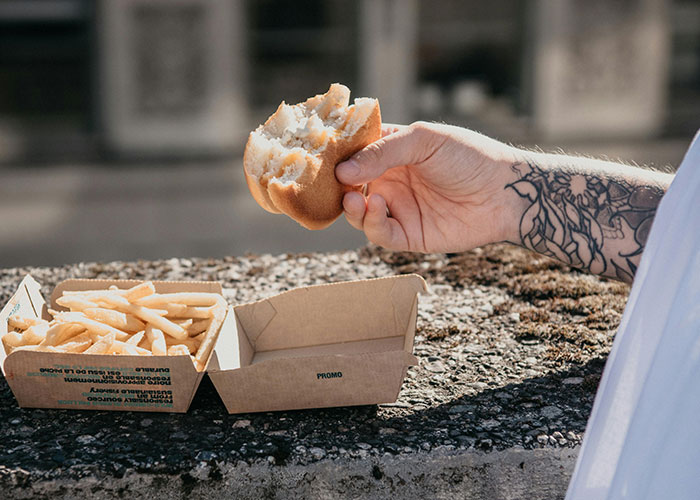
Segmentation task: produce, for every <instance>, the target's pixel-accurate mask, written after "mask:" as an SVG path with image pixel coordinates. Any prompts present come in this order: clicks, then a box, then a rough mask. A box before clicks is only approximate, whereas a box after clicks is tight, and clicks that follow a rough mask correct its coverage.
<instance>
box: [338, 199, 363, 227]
mask: <svg viewBox="0 0 700 500" xmlns="http://www.w3.org/2000/svg"><path fill="white" fill-rule="evenodd" d="M343 209H344V210H345V218H346V219H347V220H348V222H349V223H350V225H351V226H352V227H354V228H355V229H358V230H360V231H362V219H364V217H365V210H366V209H367V203H366V202H365V197H364V196H362V193H358V192H357V191H350V192H348V193H346V194H345V197H344V198H343Z"/></svg>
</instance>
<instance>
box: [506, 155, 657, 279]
mask: <svg viewBox="0 0 700 500" xmlns="http://www.w3.org/2000/svg"><path fill="white" fill-rule="evenodd" d="M511 168H512V169H513V171H514V172H516V173H517V174H518V177H519V180H518V181H515V182H513V183H512V184H508V185H507V186H506V189H508V188H511V189H513V190H514V191H515V192H516V193H517V194H518V195H519V196H520V197H522V198H525V199H527V200H528V202H529V203H530V204H529V206H528V208H527V209H526V210H525V212H524V213H523V215H522V217H521V219H520V240H521V243H522V245H523V246H525V247H527V248H530V249H532V250H535V251H537V252H539V253H542V254H545V255H548V256H550V257H554V258H556V259H559V260H561V261H562V262H566V263H567V264H570V265H572V266H574V267H578V268H580V269H584V270H586V271H589V272H594V273H597V274H604V275H608V276H613V277H616V278H618V279H621V280H623V281H628V282H630V281H632V278H633V277H634V274H635V272H636V271H637V265H636V262H638V256H639V255H641V253H642V251H643V250H644V245H645V244H646V240H647V237H648V236H649V230H650V228H651V223H652V221H653V220H654V215H655V214H656V208H657V206H658V205H659V202H660V200H661V197H662V196H663V194H664V191H663V190H662V189H661V188H660V187H656V186H648V185H644V186H642V185H640V186H635V185H632V184H630V183H629V182H627V181H625V180H623V179H619V178H616V179H608V178H601V177H598V176H595V175H591V174H582V173H576V172H572V171H564V170H556V171H548V170H544V169H542V168H540V167H538V166H537V165H535V164H533V163H530V162H527V163H516V164H514V165H513V166H512V167H511ZM609 240H620V241H618V242H617V244H616V245H615V251H614V252H611V251H610V249H609V248H608V249H607V251H604V250H603V249H604V247H605V244H606V241H608V242H609Z"/></svg>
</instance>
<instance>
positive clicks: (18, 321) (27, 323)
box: [7, 314, 48, 330]
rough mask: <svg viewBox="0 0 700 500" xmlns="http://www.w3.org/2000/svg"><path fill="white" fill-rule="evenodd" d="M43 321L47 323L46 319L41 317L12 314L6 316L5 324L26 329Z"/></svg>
mask: <svg viewBox="0 0 700 500" xmlns="http://www.w3.org/2000/svg"><path fill="white" fill-rule="evenodd" d="M43 323H48V321H46V320H45V319H41V318H25V317H22V316H20V315H18V314H14V315H12V316H10V317H9V318H7V326H9V327H10V328H16V329H18V330H26V329H28V328H30V327H32V326H35V325H41V324H43Z"/></svg>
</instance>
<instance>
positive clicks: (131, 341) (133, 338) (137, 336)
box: [126, 330, 146, 345]
mask: <svg viewBox="0 0 700 500" xmlns="http://www.w3.org/2000/svg"><path fill="white" fill-rule="evenodd" d="M145 334H146V331H145V330H141V331H140V332H138V333H135V334H133V335H132V336H131V337H129V340H127V341H126V343H127V344H131V345H139V342H141V339H143V337H144V335H145Z"/></svg>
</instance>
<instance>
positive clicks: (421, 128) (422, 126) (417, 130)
mask: <svg viewBox="0 0 700 500" xmlns="http://www.w3.org/2000/svg"><path fill="white" fill-rule="evenodd" d="M408 130H409V132H410V133H411V134H413V135H417V136H419V137H420V136H426V135H429V134H432V133H433V132H434V131H435V124H434V123H430V122H425V121H417V122H413V123H411V124H410V125H409V126H408Z"/></svg>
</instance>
